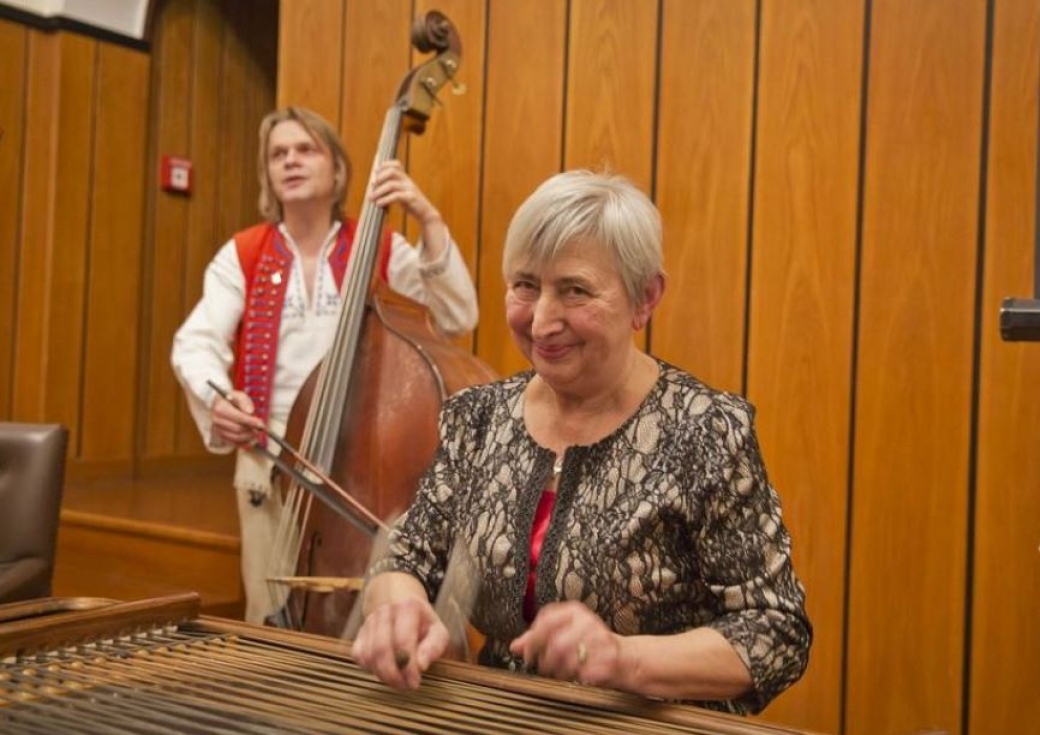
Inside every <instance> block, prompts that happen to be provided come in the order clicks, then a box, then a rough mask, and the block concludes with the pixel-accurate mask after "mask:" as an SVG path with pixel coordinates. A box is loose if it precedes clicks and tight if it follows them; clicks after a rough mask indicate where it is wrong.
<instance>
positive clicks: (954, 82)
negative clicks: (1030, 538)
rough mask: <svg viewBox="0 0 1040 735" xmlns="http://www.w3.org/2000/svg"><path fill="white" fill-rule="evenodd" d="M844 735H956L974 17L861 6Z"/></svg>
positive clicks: (971, 251)
mask: <svg viewBox="0 0 1040 735" xmlns="http://www.w3.org/2000/svg"><path fill="white" fill-rule="evenodd" d="M871 23H872V25H871V49H870V82H869V84H870V88H869V90H868V95H869V96H868V103H867V104H868V107H867V130H866V136H867V138H866V141H867V149H866V161H865V166H866V176H865V181H864V197H865V200H864V213H863V218H864V219H863V245H862V248H863V250H862V272H861V308H860V314H859V323H858V328H859V351H858V368H857V385H856V415H855V417H854V421H855V447H854V458H853V461H854V465H855V466H854V476H853V483H854V485H853V501H852V502H853V508H852V553H851V559H852V563H851V572H850V575H851V578H850V580H849V584H850V599H849V631H848V660H847V675H848V702H847V707H846V716H847V718H846V725H847V728H848V729H847V732H848V733H850V734H851V735H859V734H860V733H864V734H866V733H879V732H898V731H907V730H912V729H914V728H923V727H939V728H943V729H946V730H948V731H949V732H950V733H958V732H960V724H961V722H960V721H961V717H960V711H961V688H962V687H961V681H962V674H963V670H962V662H963V654H964V631H965V628H964V611H965V604H966V600H965V566H966V553H967V543H966V534H967V530H968V528H967V502H968V495H967V486H968V466H969V449H970V447H969V438H970V420H971V393H972V391H971V385H972V377H973V375H972V360H973V354H972V352H973V342H972V337H973V325H974V301H975V259H976V241H977V224H978V223H977V212H978V207H979V171H980V150H981V148H980V141H981V118H982V115H981V102H982V81H983V50H984V45H985V26H986V7H985V3H984V2H982V1H981V0H942V1H938V0H929V1H928V2H915V3H906V2H901V1H899V0H875V2H874V3H873V17H872V21H871Z"/></svg>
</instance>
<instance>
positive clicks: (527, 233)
mask: <svg viewBox="0 0 1040 735" xmlns="http://www.w3.org/2000/svg"><path fill="white" fill-rule="evenodd" d="M578 240H590V241H592V242H594V243H596V244H598V245H599V246H601V247H603V248H604V249H605V250H607V251H608V252H609V253H610V255H611V256H612V257H613V259H614V262H615V263H616V265H617V269H618V273H619V274H620V276H621V280H622V282H623V283H624V284H625V290H626V291H627V292H628V295H629V298H631V299H632V303H635V304H639V303H642V302H643V300H644V294H645V289H646V287H647V286H648V285H649V284H650V282H651V281H652V280H653V279H654V278H656V277H657V276H658V275H661V274H662V273H663V265H662V260H663V258H662V254H661V215H660V214H659V213H658V211H657V208H656V207H654V205H653V202H651V201H650V198H649V197H647V195H646V194H644V193H643V192H642V191H640V190H639V189H638V188H637V187H636V186H635V185H634V184H633V183H632V182H630V181H629V180H628V179H626V178H624V177H623V176H616V175H608V174H597V173H593V172H591V171H566V172H564V173H561V174H556V175H555V176H553V177H552V178H550V179H549V180H547V181H546V182H545V183H543V184H542V185H541V186H539V187H538V188H537V189H536V190H535V192H534V193H533V194H531V196H529V197H528V198H527V200H526V201H525V202H524V203H523V204H521V205H520V208H519V209H518V210H517V211H516V214H515V215H514V216H513V221H512V222H511V223H510V224H509V231H508V233H507V234H506V246H505V251H504V253H503V256H502V269H503V273H504V274H505V276H506V278H508V277H509V272H510V270H511V269H512V267H513V266H514V264H516V263H518V262H531V263H535V264H544V263H548V262H550V261H552V260H554V259H555V258H556V257H558V256H559V255H560V253H561V252H562V251H563V250H564V249H565V248H566V247H567V246H568V245H569V244H571V243H573V242H576V241H578Z"/></svg>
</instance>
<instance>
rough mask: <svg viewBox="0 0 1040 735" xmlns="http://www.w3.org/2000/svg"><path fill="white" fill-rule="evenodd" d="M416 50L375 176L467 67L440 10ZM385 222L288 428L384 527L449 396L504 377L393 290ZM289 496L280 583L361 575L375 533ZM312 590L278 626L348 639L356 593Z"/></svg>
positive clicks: (410, 483) (415, 474)
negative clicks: (420, 55)
mask: <svg viewBox="0 0 1040 735" xmlns="http://www.w3.org/2000/svg"><path fill="white" fill-rule="evenodd" d="M412 43H413V45H414V46H415V47H416V48H417V49H418V50H419V51H421V52H424V53H429V52H431V51H432V52H435V56H434V57H433V58H432V59H430V60H428V61H426V62H425V63H423V64H421V65H420V66H418V67H416V68H415V69H413V70H412V71H411V72H410V73H409V74H408V75H407V76H406V77H405V79H404V81H403V82H402V84H401V87H400V89H399V91H398V93H397V95H396V99H395V102H394V104H393V105H391V107H390V108H389V109H388V111H387V113H386V116H385V118H384V123H383V129H382V133H381V135H380V139H379V145H378V150H377V152H376V156H375V160H374V161H373V164H372V170H373V171H375V169H376V168H377V167H378V166H379V165H381V164H382V163H383V162H385V161H389V160H391V159H393V158H395V156H396V150H397V145H398V141H399V139H400V136H401V133H402V131H405V132H410V133H413V134H419V133H422V132H423V130H424V128H425V124H426V121H427V120H428V118H429V116H430V113H431V110H432V108H433V105H434V104H435V103H436V102H437V100H436V97H435V95H436V93H437V91H438V90H439V89H441V88H442V87H443V86H444V85H445V84H446V83H448V82H449V81H451V80H452V78H453V77H454V75H455V73H456V71H457V69H458V65H459V58H460V55H461V43H460V41H459V37H458V33H457V32H456V30H455V28H454V26H453V25H452V24H451V22H450V21H449V20H448V19H447V17H445V16H444V15H443V14H441V13H439V12H437V11H430V12H428V13H426V14H425V16H423V17H422V18H420V19H418V20H417V22H416V24H415V26H414V27H413V29H412ZM385 215H386V212H385V210H384V209H382V208H380V207H378V206H376V205H374V204H373V203H372V202H370V201H366V202H365V204H364V206H363V209H362V211H361V215H360V218H359V222H358V227H357V230H356V233H355V238H354V243H353V246H352V252H351V256H350V261H349V264H348V266H347V271H346V274H345V275H344V279H343V285H342V288H341V291H340V296H341V305H340V316H339V321H338V325H337V329H336V335H335V338H334V340H333V342H332V346H331V348H330V350H329V353H328V355H327V356H326V358H325V360H324V361H323V362H322V363H321V365H319V367H318V368H317V369H316V370H315V371H314V373H313V374H312V375H311V376H310V378H309V379H308V380H307V381H306V383H305V384H304V386H303V388H302V389H301V391H300V394H299V396H298V398H297V400H296V403H295V404H294V406H293V409H292V412H291V413H290V417H289V423H288V426H287V430H286V436H287V438H288V439H289V441H290V442H291V443H292V444H295V446H297V447H299V451H300V453H301V454H302V455H303V456H305V457H306V458H307V459H308V460H309V461H310V462H311V463H313V464H314V465H315V466H317V467H318V468H320V469H321V470H322V471H323V472H325V473H327V474H328V476H329V477H331V478H332V479H333V480H335V482H336V483H338V484H339V485H340V486H341V487H342V488H343V489H344V490H346V491H347V493H349V494H350V495H351V496H352V497H353V498H354V499H355V500H356V501H358V502H359V503H360V504H361V505H362V506H364V507H365V508H367V509H368V510H369V511H370V512H371V513H372V514H374V515H375V516H376V517H378V518H388V517H390V516H392V515H393V514H396V513H399V512H400V511H402V510H403V509H404V508H405V507H407V505H408V503H409V502H410V501H411V499H412V497H413V495H414V493H415V489H416V486H417V484H418V480H419V477H420V475H421V474H422V472H423V470H424V469H425V468H426V466H427V464H428V463H429V461H430V460H431V459H432V457H433V453H434V451H435V448H436V445H437V439H438V436H437V416H438V413H439V410H440V407H441V404H442V403H443V401H444V400H445V398H447V397H448V396H449V395H451V394H452V393H454V392H456V391H458V390H460V389H462V388H464V387H466V386H470V385H474V384H477V383H482V382H487V381H490V380H493V379H494V378H495V374H494V373H493V372H492V371H491V369H490V368H489V367H487V366H486V365H485V364H484V363H482V362H481V361H480V360H478V359H477V358H476V357H474V356H473V355H471V354H470V353H469V352H467V351H465V350H463V349H462V348H460V347H459V346H457V345H456V344H454V343H452V342H450V341H448V340H447V339H446V338H444V337H443V336H442V335H441V334H440V333H438V332H437V330H436V328H435V327H434V326H433V324H432V323H431V318H430V315H429V313H428V312H427V311H426V309H425V307H422V306H420V305H419V304H416V303H415V302H413V301H411V300H409V299H407V298H405V297H403V296H400V295H398V294H396V293H394V292H392V291H391V290H390V289H389V288H388V287H387V286H386V284H385V283H383V282H382V281H381V280H380V279H379V278H378V277H377V276H376V264H377V262H378V255H379V249H380V246H381V242H382V241H383V232H384V230H383V223H384V220H385ZM283 490H284V498H285V513H284V516H283V523H282V527H281V529H280V531H279V534H278V542H277V549H276V550H275V551H276V553H275V554H274V557H275V562H274V564H275V565H276V566H277V568H276V569H272V570H271V576H273V577H277V576H278V575H279V573H284V572H285V571H286V570H287V569H288V568H289V565H291V564H295V570H294V571H295V577H296V578H297V579H299V578H303V579H307V578H312V579H313V578H321V579H329V578H331V579H344V578H356V577H358V576H360V575H363V574H364V572H365V568H366V566H367V565H368V562H369V559H370V555H371V550H372V542H373V538H372V536H371V534H370V533H369V532H366V531H365V530H362V528H360V527H358V526H356V525H355V524H352V523H350V522H349V520H348V519H347V518H348V516H349V514H345V513H344V512H343V509H342V508H338V509H337V508H335V507H333V504H331V503H328V502H320V501H319V502H315V498H314V496H313V495H312V494H311V493H310V492H308V491H306V490H304V489H303V488H301V487H300V486H299V485H298V484H290V485H289V486H288V487H286V488H283ZM313 587H314V585H304V586H303V587H301V588H298V589H294V590H291V591H285V590H282V591H281V592H280V595H281V602H283V608H282V610H283V620H282V621H280V624H283V625H286V626H287V627H293V628H297V629H302V630H304V631H307V632H311V633H318V634H322V635H330V636H338V635H340V634H341V633H342V632H343V629H344V626H345V624H346V621H347V617H348V615H349V613H350V610H351V608H352V607H353V604H354V602H355V599H356V596H357V593H356V590H355V589H351V588H350V587H339V586H334V587H330V588H328V589H325V590H320V591H315V589H314V588H313ZM276 599H277V598H276Z"/></svg>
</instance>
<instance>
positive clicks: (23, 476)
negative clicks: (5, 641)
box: [0, 422, 69, 603]
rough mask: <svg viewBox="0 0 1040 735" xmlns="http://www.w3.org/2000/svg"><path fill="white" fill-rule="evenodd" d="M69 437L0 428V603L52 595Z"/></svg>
mask: <svg viewBox="0 0 1040 735" xmlns="http://www.w3.org/2000/svg"><path fill="white" fill-rule="evenodd" d="M68 438H69V435H68V431H66V429H65V427H64V426H59V425H56V424H14V423H5V422H0V603H3V602H14V601H17V600H27V599H30V598H33V597H46V596H48V595H50V593H51V578H52V576H53V574H54V547H55V543H56V541H57V536H58V512H59V510H60V508H61V491H62V487H63V486H64V481H65V447H66V445H67V444H68Z"/></svg>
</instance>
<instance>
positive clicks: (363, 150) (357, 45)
mask: <svg viewBox="0 0 1040 735" xmlns="http://www.w3.org/2000/svg"><path fill="white" fill-rule="evenodd" d="M283 12H284V11H283ZM411 26H412V3H411V0H389V1H388V2H381V3H366V2H348V3H347V12H346V17H345V26H344V31H343V35H344V39H345V41H344V48H343V53H344V63H343V69H342V71H337V72H336V73H337V74H338V75H339V76H340V77H342V86H341V88H340V89H341V94H342V100H343V104H342V117H341V118H339V132H340V139H341V140H342V142H343V147H344V149H345V150H346V152H347V156H348V157H349V158H350V160H351V163H352V165H353V167H354V176H353V181H352V182H351V185H350V188H349V190H348V192H347V199H346V202H345V205H344V208H345V210H346V213H347V215H348V216H352V217H358V216H360V214H361V208H362V206H363V204H364V201H365V195H366V191H367V189H368V179H369V175H370V174H371V170H372V160H373V159H374V158H375V154H376V148H377V147H378V144H379V137H380V134H381V133H382V130H383V122H384V118H385V116H386V111H387V110H389V109H390V106H391V105H392V104H393V103H394V100H395V98H396V96H397V89H398V87H399V86H400V84H401V80H402V79H403V78H404V76H405V74H406V73H407V72H408V69H409V68H410V63H409V62H410V59H411V52H410V45H409V40H408V39H409V33H410V29H411ZM282 63H283V65H284V60H283V62H282ZM463 63H465V61H463ZM278 94H279V98H280V99H281V95H282V91H281V86H280V85H279V92H278ZM304 104H309V103H304ZM337 109H339V108H337ZM441 112H443V111H442V110H438V111H436V112H435V114H437V115H439V114H441ZM330 120H332V122H333V124H334V125H335V121H336V118H330ZM405 153H406V151H405V149H404V148H403V147H402V148H400V149H399V150H398V155H399V156H401V157H403V156H404V154H405ZM393 225H394V226H395V227H400V219H399V215H398V220H397V221H396V222H394V223H393Z"/></svg>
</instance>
